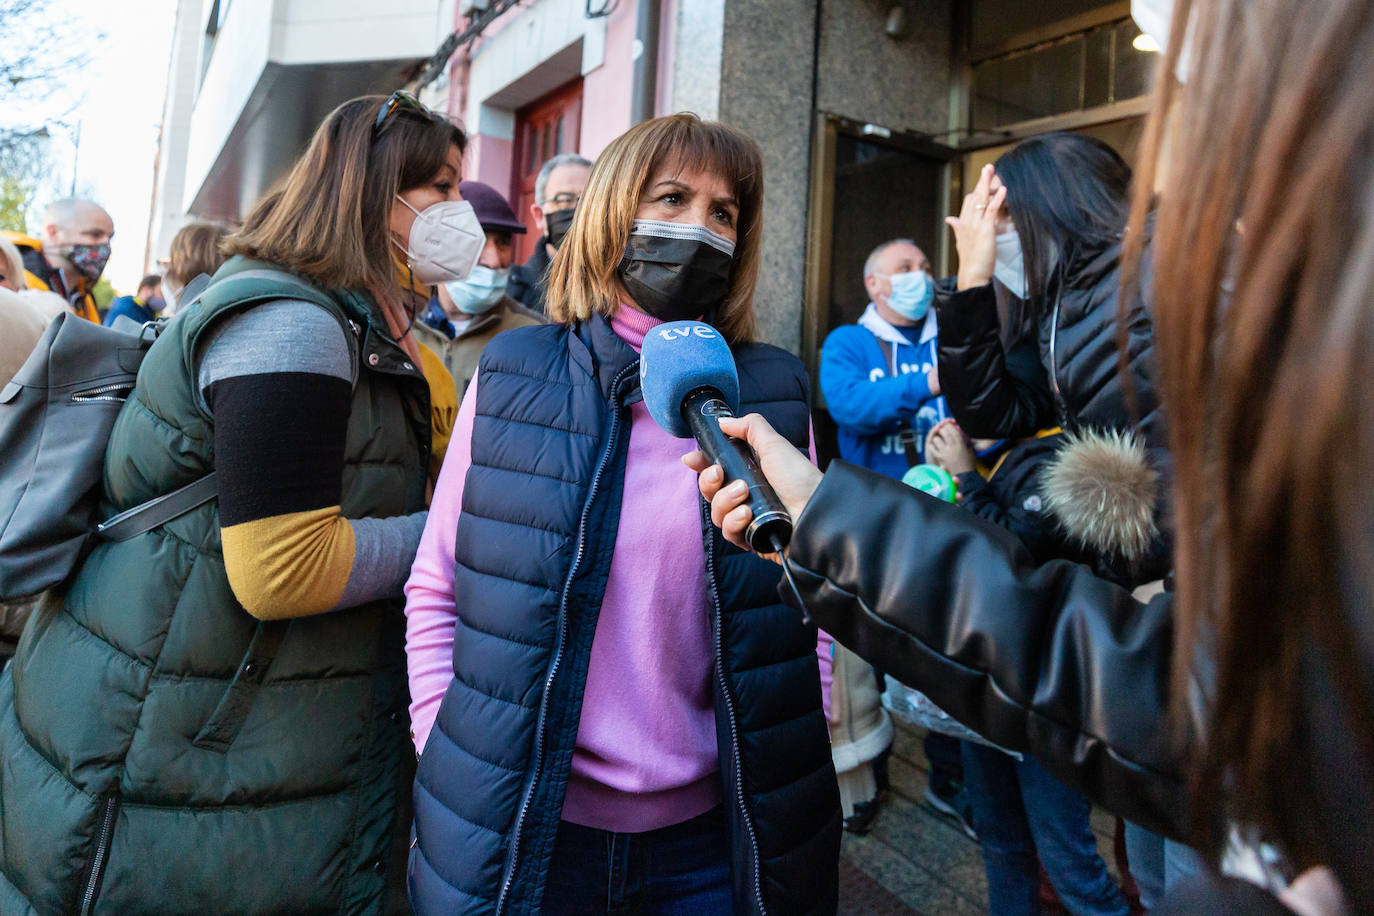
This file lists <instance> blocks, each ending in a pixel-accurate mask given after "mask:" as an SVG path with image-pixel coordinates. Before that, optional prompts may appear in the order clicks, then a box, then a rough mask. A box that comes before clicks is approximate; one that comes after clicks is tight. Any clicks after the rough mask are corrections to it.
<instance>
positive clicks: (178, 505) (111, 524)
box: [95, 471, 219, 541]
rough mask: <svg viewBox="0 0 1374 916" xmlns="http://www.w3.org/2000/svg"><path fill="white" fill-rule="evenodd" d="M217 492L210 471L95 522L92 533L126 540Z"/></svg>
mask: <svg viewBox="0 0 1374 916" xmlns="http://www.w3.org/2000/svg"><path fill="white" fill-rule="evenodd" d="M218 495H219V480H218V478H216V477H215V472H214V471H211V472H210V473H209V474H206V475H205V476H204V477H202V478H200V479H199V480H196V481H193V482H191V483H188V484H187V485H186V486H184V487H182V488H181V489H179V490H173V491H172V492H171V493H165V494H163V495H162V496H157V497H154V498H153V499H150V500H148V501H147V502H146V503H142V504H140V505H137V506H134V507H133V508H132V509H125V510H124V511H123V512H121V513H119V514H118V515H116V516H114V517H112V518H108V519H106V520H105V521H103V522H101V523H100V524H99V525H96V526H95V535H96V537H98V538H101V539H103V540H106V541H127V540H129V539H130V538H135V537H138V536H139V535H140V534H144V533H146V532H149V531H152V530H153V529H154V528H156V527H158V526H159V525H165V524H166V523H167V522H170V521H171V520H172V519H174V518H177V517H178V516H182V515H185V514H186V513H187V512H190V511H191V510H192V509H194V508H196V507H197V506H203V505H205V504H206V503H208V502H209V501H210V500H212V499H214V498H215V497H216V496H218Z"/></svg>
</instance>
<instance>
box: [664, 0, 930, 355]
mask: <svg viewBox="0 0 1374 916" xmlns="http://www.w3.org/2000/svg"><path fill="white" fill-rule="evenodd" d="M952 2H953V0H901V5H902V6H903V7H904V8H905V9H906V13H907V17H908V23H909V24H908V33H907V36H906V37H905V38H902V39H897V40H894V39H892V38H889V37H887V35H885V34H884V31H883V28H884V24H885V22H886V20H887V16H888V11H889V10H890V8H891V7H892V6H893V3H890V2H884V0H823V2H822V3H820V5H819V9H818V4H817V3H816V2H814V0H810V2H808V0H731V2H727V3H726V4H725V11H724V12H725V14H724V22H723V31H722V40H721V52H720V95H719V98H720V103H719V109H718V111H719V117H720V119H721V120H722V121H725V122H727V123H730V124H734V125H735V126H737V127H740V128H742V129H744V130H746V131H748V132H749V134H750V135H751V136H753V137H754V139H756V140H757V141H758V142H759V145H760V146H761V147H762V148H763V157H764V169H765V176H766V179H765V193H764V237H763V261H762V268H761V270H760V273H759V283H758V291H757V294H756V296H755V306H756V308H757V311H758V315H759V330H760V333H761V335H762V337H763V339H764V340H767V341H768V342H770V343H774V344H777V345H778V346H780V347H784V348H786V349H789V350H791V351H792V352H794V353H795V352H799V350H800V347H801V327H802V309H803V296H804V280H805V258H806V234H807V218H808V213H807V210H808V201H809V195H810V167H811V126H812V121H813V116H814V113H815V112H816V111H817V110H819V111H823V112H832V113H835V114H839V115H843V116H846V117H850V118H854V119H856V120H861V121H871V122H874V123H877V124H882V125H884V126H886V127H890V128H893V129H898V130H914V131H919V132H926V133H933V132H936V131H940V130H943V129H944V128H945V127H946V126H947V121H948V111H949V87H950V79H951V51H950V47H951V38H950V23H951V3H952ZM691 5H692V4H691V2H684V3H683V5H682V8H681V9H683V10H686V9H687V8H689V7H690V6H691ZM679 22H682V19H681V18H680V19H679ZM818 28H819V41H817V29H818ZM685 47H687V46H686V45H685V44H684V43H682V42H681V41H680V42H679V45H678V54H679V55H682V56H680V57H679V58H678V62H677V65H676V67H675V70H676V74H675V79H677V80H683V79H684V76H685V73H684V71H688V70H690V69H691V63H690V62H689V58H687V56H686V55H683V50H684V48H685ZM709 56H710V55H708V57H709ZM711 69H713V67H712V66H710V65H708V66H707V67H705V68H703V70H705V71H706V72H704V73H702V74H701V75H700V76H699V77H698V79H699V80H709V78H710V75H709V73H710V70H711Z"/></svg>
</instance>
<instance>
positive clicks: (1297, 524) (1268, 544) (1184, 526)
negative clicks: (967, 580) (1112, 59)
mask: <svg viewBox="0 0 1374 916" xmlns="http://www.w3.org/2000/svg"><path fill="white" fill-rule="evenodd" d="M1170 35H1171V36H1176V37H1178V36H1184V35H1186V36H1187V47H1188V53H1187V59H1186V63H1185V66H1186V67H1187V68H1188V78H1187V83H1186V84H1184V85H1183V86H1182V87H1179V86H1178V85H1177V84H1176V83H1175V81H1174V79H1173V78H1172V76H1173V74H1174V73H1175V72H1176V69H1177V68H1178V62H1179V59H1180V45H1181V44H1182V42H1181V41H1178V40H1172V41H1171V42H1170V47H1169V48H1168V49H1167V53H1165V54H1163V55H1161V60H1160V63H1159V69H1158V70H1157V71H1156V73H1157V76H1156V84H1157V86H1158V89H1157V95H1156V98H1155V102H1154V109H1153V112H1152V114H1151V118H1150V121H1149V123H1148V125H1147V127H1146V132H1145V139H1144V142H1143V144H1142V157H1141V160H1140V163H1141V168H1140V172H1141V174H1140V185H1139V187H1137V189H1136V200H1135V204H1134V207H1133V209H1132V213H1131V230H1130V231H1129V232H1128V234H1127V240H1128V243H1129V244H1128V246H1127V255H1126V257H1125V259H1124V263H1125V264H1126V265H1127V268H1128V269H1135V268H1137V267H1138V262H1139V259H1140V257H1141V249H1142V247H1143V235H1142V233H1141V231H1140V230H1141V229H1142V228H1143V227H1144V226H1145V223H1146V219H1147V216H1148V214H1149V213H1150V211H1151V209H1152V208H1153V207H1154V200H1155V198H1154V196H1153V194H1152V192H1153V191H1155V190H1156V189H1157V190H1158V198H1157V199H1158V208H1157V210H1156V219H1155V224H1154V232H1153V236H1152V238H1153V248H1152V251H1151V258H1152V261H1153V266H1154V271H1153V286H1152V291H1153V296H1154V322H1155V338H1154V339H1155V352H1156V353H1157V355H1158V356H1159V373H1160V380H1161V384H1162V389H1163V391H1162V394H1163V405H1164V409H1165V412H1166V414H1167V416H1168V420H1169V423H1168V427H1169V439H1170V450H1171V453H1172V458H1173V462H1174V469H1175V494H1174V495H1175V517H1176V519H1177V523H1176V529H1177V540H1176V568H1175V582H1176V585H1177V598H1176V602H1175V608H1176V617H1175V629H1174V632H1175V639H1176V645H1175V651H1174V679H1173V694H1174V696H1173V700H1174V703H1175V705H1176V707H1177V708H1178V709H1179V710H1183V709H1184V708H1186V707H1187V706H1188V704H1189V703H1190V702H1191V700H1192V698H1193V696H1194V694H1193V689H1194V687H1195V685H1196V682H1195V673H1196V672H1195V670H1194V667H1193V663H1194V661H1195V659H1197V658H1199V657H1203V658H1205V659H1207V660H1208V661H1212V662H1214V663H1215V674H1214V680H1213V682H1212V683H1211V684H1208V683H1207V682H1206V681H1203V683H1202V686H1203V687H1204V688H1205V690H1206V698H1207V700H1208V703H1207V706H1206V710H1205V711H1206V713H1207V722H1206V725H1205V728H1204V734H1205V747H1204V749H1203V751H1204V752H1203V754H1202V760H1201V766H1200V767H1199V768H1198V772H1197V780H1196V798H1197V800H1198V807H1199V810H1200V812H1202V813H1204V814H1205V815H1207V816H1205V817H1203V818H1202V823H1201V824H1200V827H1201V828H1202V829H1203V830H1204V835H1203V836H1202V837H1201V841H1202V842H1203V843H1204V844H1206V845H1208V846H1210V847H1211V848H1212V849H1216V848H1218V846H1219V845H1220V844H1221V843H1222V842H1223V840H1224V838H1225V834H1226V821H1227V819H1231V820H1234V821H1239V822H1241V823H1244V824H1251V825H1256V826H1258V827H1259V828H1260V830H1261V832H1262V834H1263V835H1264V837H1265V838H1266V839H1269V840H1272V841H1276V842H1278V843H1279V844H1280V845H1281V846H1282V848H1283V849H1284V851H1285V852H1286V853H1287V854H1288V855H1289V857H1290V858H1291V859H1292V861H1293V862H1294V864H1295V865H1297V866H1298V867H1300V868H1301V867H1307V866H1309V865H1313V864H1317V863H1325V864H1329V865H1331V866H1332V868H1333V869H1334V871H1335V873H1336V875H1337V877H1338V878H1339V879H1340V881H1341V883H1342V885H1343V889H1344V891H1345V893H1346V899H1347V902H1348V904H1349V911H1350V912H1369V911H1370V910H1371V908H1374V878H1371V871H1370V869H1369V862H1368V858H1369V847H1368V830H1369V828H1368V821H1369V817H1370V814H1371V810H1370V808H1371V798H1372V797H1374V776H1371V774H1374V712H1372V710H1374V670H1371V663H1370V660H1371V657H1374V610H1372V609H1374V497H1371V494H1370V490H1369V489H1368V478H1369V470H1370V468H1371V467H1372V466H1374V409H1372V408H1371V407H1370V403H1369V401H1367V400H1366V399H1365V392H1364V390H1363V389H1364V385H1365V383H1366V379H1367V378H1368V376H1369V367H1370V366H1371V365H1374V307H1371V302H1370V298H1371V293H1372V292H1374V156H1371V155H1370V150H1371V148H1374V5H1371V4H1370V3H1368V2H1367V0H1329V2H1323V3H1315V4H1309V3H1304V2H1302V0H1245V2H1243V3H1207V2H1197V0H1179V2H1178V3H1177V4H1176V6H1175V7H1174V18H1173V22H1172V25H1171V29H1170ZM1208 680H1212V679H1211V678H1208ZM1219 800H1222V802H1223V803H1224V807H1223V804H1222V803H1219ZM1218 809H1222V810H1218Z"/></svg>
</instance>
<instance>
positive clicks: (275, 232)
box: [225, 95, 467, 299]
mask: <svg viewBox="0 0 1374 916" xmlns="http://www.w3.org/2000/svg"><path fill="white" fill-rule="evenodd" d="M385 102H386V97H385V96H380V95H366V96H362V97H361V98H356V99H352V100H350V101H347V102H344V103H343V104H342V105H340V106H339V107H338V108H335V109H334V110H333V111H332V112H330V113H329V116H328V117H326V118H325V119H324V123H322V124H321V125H320V126H319V129H317V130H316V131H315V136H314V137H312V138H311V140H310V145H309V146H308V147H307V148H306V151H305V154H304V155H302V156H301V158H300V159H299V160H297V162H296V164H295V165H294V166H293V167H292V169H291V171H290V172H289V173H288V174H287V175H286V177H285V178H284V179H283V180H282V182H281V183H280V184H279V185H278V186H277V188H276V189H275V190H273V191H271V192H270V193H269V194H267V195H266V196H265V197H263V198H262V200H260V201H258V203H257V205H256V206H255V207H253V211H252V212H251V213H250V214H249V215H248V218H247V219H246V220H244V223H243V228H242V229H240V230H239V231H238V232H237V233H235V234H234V235H232V236H230V237H229V239H228V240H227V241H226V243H225V250H226V251H227V252H228V253H229V254H242V255H246V256H248V257H251V258H257V259H259V260H263V261H270V262H272V263H275V264H281V265H282V266H284V267H288V268H290V269H291V270H294V271H296V272H297V273H300V274H303V275H304V276H306V277H308V278H309V279H311V280H313V281H315V282H316V283H319V284H320V285H322V286H326V287H343V288H348V289H367V290H369V291H370V292H371V293H372V294H373V296H375V297H377V298H379V299H385V298H387V297H395V296H396V295H397V293H396V288H397V283H396V267H395V264H396V262H395V259H394V257H393V255H392V249H393V246H392V244H391V231H390V229H389V228H388V217H389V216H390V214H391V205H392V202H393V201H394V200H395V199H396V195H397V194H399V193H400V192H402V191H406V190H409V189H410V188H414V187H418V186H419V185H422V184H424V183H425V182H427V181H429V180H430V179H431V178H433V177H434V176H435V175H436V174H438V172H439V170H440V169H441V168H443V166H444V163H446V162H447V161H448V155H449V150H450V149H451V148H452V147H455V146H456V147H458V150H459V152H460V153H461V152H462V151H463V150H464V148H465V147H466V145H467V138H466V137H465V136H464V134H463V131H462V130H461V129H460V128H459V127H458V126H457V125H455V124H453V123H451V122H449V121H448V120H446V119H444V118H442V117H439V116H437V115H432V114H425V113H423V112H420V111H417V110H415V109H414V108H410V107H407V106H404V105H403V106H398V107H397V108H395V109H394V110H393V111H392V112H391V113H390V114H389V115H387V117H386V119H385V120H384V121H383V122H382V125H381V127H380V129H378V128H376V126H375V125H376V123H377V114H378V112H379V111H381V108H382V105H383V103H385Z"/></svg>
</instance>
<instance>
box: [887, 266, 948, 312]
mask: <svg viewBox="0 0 1374 916" xmlns="http://www.w3.org/2000/svg"><path fill="white" fill-rule="evenodd" d="M878 276H883V274H879V275H878ZM888 279H889V280H891V281H892V293H891V295H889V296H888V297H887V307H888V308H890V309H892V311H894V312H896V313H897V314H898V315H901V316H902V317H903V318H909V319H910V320H912V321H920V320H921V319H922V318H924V317H926V312H928V311H930V302H931V300H932V299H934V298H935V281H934V280H933V279H931V276H930V274H928V273H926V272H925V271H924V270H912V271H908V272H907V273H903V274H892V275H890V276H889V277H888Z"/></svg>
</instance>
